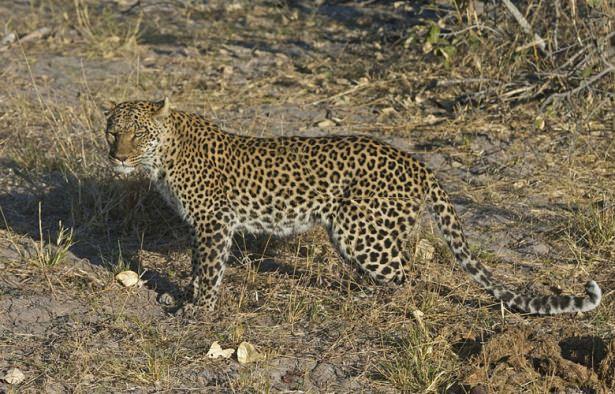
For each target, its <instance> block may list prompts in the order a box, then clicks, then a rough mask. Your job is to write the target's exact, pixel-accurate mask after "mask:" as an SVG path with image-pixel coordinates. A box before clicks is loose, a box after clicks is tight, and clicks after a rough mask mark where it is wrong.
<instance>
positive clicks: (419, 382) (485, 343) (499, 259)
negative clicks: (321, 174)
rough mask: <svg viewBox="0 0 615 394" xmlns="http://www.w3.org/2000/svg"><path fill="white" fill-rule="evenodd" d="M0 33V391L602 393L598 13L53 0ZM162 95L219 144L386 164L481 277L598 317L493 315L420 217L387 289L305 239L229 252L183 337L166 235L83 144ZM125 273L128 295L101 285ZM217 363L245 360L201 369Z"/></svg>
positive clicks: (102, 158)
mask: <svg viewBox="0 0 615 394" xmlns="http://www.w3.org/2000/svg"><path fill="white" fill-rule="evenodd" d="M507 4H508V6H507ZM513 4H514V5H513ZM511 5H512V7H514V8H515V9H516V10H517V11H518V14H515V13H514V12H513V10H512V9H511V7H510V6H511ZM519 15H520V16H521V17H519ZM0 16H3V17H5V18H3V20H5V21H6V22H5V25H4V28H5V29H4V32H2V33H0V66H1V67H0V69H1V70H2V71H0V75H1V76H2V79H3V81H5V82H4V84H3V88H4V89H3V90H2V91H1V92H0V214H1V218H2V221H1V223H3V227H4V229H3V230H1V231H0V272H1V274H0V344H1V345H0V378H2V377H3V376H4V374H5V373H7V372H8V371H9V370H10V369H11V368H18V369H19V370H20V371H22V372H23V374H24V376H25V379H24V380H23V381H22V382H20V383H18V384H17V383H15V384H14V385H11V384H9V383H7V382H6V381H2V380H0V391H9V392H11V391H17V390H19V391H22V392H41V391H43V390H56V391H71V392H84V391H92V390H95V391H125V390H150V391H172V390H186V391H188V390H193V391H203V390H210V391H212V392H219V391H224V392H226V391H236V392H277V391H291V390H299V391H305V392H321V391H334V392H355V391H356V392H398V391H403V392H452V393H463V392H469V391H471V390H473V389H474V392H487V391H493V392H519V391H531V392H547V391H555V392H562V391H565V390H582V391H585V392H608V391H612V390H615V386H614V382H613V378H612V375H613V369H614V366H615V364H614V359H615V353H614V351H615V347H614V346H615V345H613V343H614V332H615V306H614V304H613V297H612V294H613V288H614V286H615V282H614V279H613V278H615V265H614V264H613V258H614V256H615V227H614V225H615V216H614V207H613V201H615V198H614V195H613V191H614V190H615V181H614V179H613V176H612V174H614V173H615V164H614V163H615V159H614V157H613V153H614V152H615V145H614V144H615V142H614V141H615V140H614V139H613V131H614V129H615V117H614V116H615V112H614V111H613V110H612V109H613V86H614V81H615V72H614V71H613V64H615V57H614V52H613V48H614V47H615V45H614V42H615V40H614V39H615V36H614V35H613V31H614V29H613V21H614V20H615V8H614V7H613V5H612V4H611V3H610V2H608V1H601V0H598V1H596V0H559V1H543V2H540V1H520V2H514V3H510V4H509V2H482V1H477V0H470V1H455V2H453V1H451V2H426V1H425V2H394V3H390V2H378V1H376V2H353V1H344V2H322V1H320V2H309V1H305V2H304V1H300V2H295V1H262V2H261V1H257V2H248V1H243V0H237V1H232V2H224V1H211V2H200V1H169V2H157V1H153V0H152V1H143V0H141V1H135V2H130V1H119V0H118V1H111V0H106V1H101V2H98V1H96V2H94V1H85V0H76V1H74V2H66V1H60V0H50V1H44V2H36V1H32V2H29V3H28V2H26V3H24V2H15V3H3V4H1V5H0ZM523 21H525V23H524V22H523ZM524 26H525V27H524ZM164 95H168V96H170V97H171V98H172V102H173V103H174V105H175V106H176V107H178V108H181V109H185V110H190V111H198V112H201V113H204V114H206V115H207V116H209V117H211V118H213V119H214V120H215V121H217V122H218V123H220V124H222V125H223V126H224V127H225V128H227V129H229V130H233V131H237V132H240V133H246V134H251V135H259V136H271V135H288V134H305V135H323V134H335V133H340V134H346V133H366V134H371V135H375V136H378V137H379V138H383V139H387V140H389V141H391V143H394V144H397V145H400V146H404V147H407V148H408V149H410V150H412V151H414V152H416V153H417V155H418V156H419V157H420V158H421V159H423V160H424V161H426V162H427V163H428V165H429V166H431V167H432V168H433V169H434V170H435V172H436V173H437V174H438V176H439V177H440V178H441V179H443V183H444V185H445V186H446V188H447V190H449V191H450V193H451V195H452V197H453V200H454V202H455V204H456V205H457V207H458V208H459V211H460V213H461V217H462V220H463V222H464V224H465V227H466V231H467V232H468V237H469V239H470V241H471V243H472V245H473V251H474V252H475V253H476V254H477V255H478V256H479V257H480V258H481V259H482V260H484V261H485V262H486V263H488V264H489V265H490V266H492V267H493V268H494V271H495V274H496V275H497V276H498V278H501V279H502V280H504V281H506V282H508V283H510V284H511V285H513V286H517V287H519V288H522V289H527V290H535V291H540V292H550V291H565V292H575V293H581V292H582V283H583V282H585V280H587V279H589V278H592V279H595V280H597V281H598V282H599V284H600V285H601V287H602V288H603V291H604V299H603V304H602V305H601V306H600V307H599V308H598V309H597V310H596V311H595V312H592V313H588V314H586V315H584V316H557V317H544V318H536V317H527V316H522V315H519V314H515V313H512V312H510V311H506V310H504V309H502V308H501V307H500V305H499V304H497V303H495V302H494V301H493V299H492V298H491V297H490V296H488V295H487V294H485V293H484V292H483V291H482V290H481V289H479V288H478V287H477V286H476V285H475V284H474V283H472V281H471V280H470V279H469V278H468V277H467V276H465V275H464V274H463V273H462V272H461V271H460V270H459V269H458V268H457V267H456V266H455V263H454V261H453V259H452V258H451V256H450V254H449V253H448V251H447V250H446V247H445V245H444V244H443V243H442V242H441V241H440V239H439V235H438V233H437V231H436V230H435V229H434V226H433V223H432V222H431V221H430V220H429V219H428V218H425V220H423V223H422V224H423V226H422V228H421V229H420V230H417V231H416V232H415V233H413V234H412V237H411V239H412V242H411V243H410V245H409V248H411V249H412V250H413V252H414V253H413V255H414V256H415V262H414V263H413V265H412V266H411V267H409V270H408V272H409V281H408V282H409V283H408V284H407V285H405V286H403V287H386V286H376V285H374V284H373V283H371V282H370V281H369V280H367V279H366V278H365V277H363V276H362V275H360V273H358V272H356V270H355V269H354V268H353V267H348V266H347V265H344V264H342V262H341V261H340V260H339V259H338V257H337V256H336V255H335V253H334V252H333V250H332V249H331V248H330V246H329V245H328V241H327V237H326V234H325V233H324V231H322V229H316V230H314V231H312V232H310V233H307V234H303V235H300V236H298V237H294V238H291V239H283V240H277V239H267V238H265V239H260V238H259V239H255V238H252V237H250V236H249V235H247V234H246V235H243V236H242V235H238V236H237V238H236V248H235V249H236V250H235V253H234V258H233V262H232V265H231V268H230V269H229V270H228V274H227V276H226V278H225V282H224V290H223V294H222V299H221V303H220V311H219V313H218V314H217V315H216V316H212V317H211V319H209V320H205V321H201V322H188V323H185V322H182V321H180V320H179V319H177V318H176V317H174V316H173V315H172V314H171V313H170V312H172V311H171V310H168V309H167V308H166V306H164V305H161V304H159V303H158V302H157V297H158V296H159V295H160V294H161V293H163V292H166V291H170V292H172V293H173V292H175V293H177V292H178V291H179V289H180V288H181V287H182V286H184V285H185V284H186V282H187V280H188V273H189V260H190V257H189V255H188V253H187V250H188V248H187V239H186V234H187V228H186V227H185V225H184V224H182V223H181V222H180V221H179V220H178V219H177V218H176V216H175V215H174V213H173V212H172V211H171V210H169V209H167V208H166V207H165V205H164V203H163V202H162V201H161V199H160V198H159V197H158V196H157V195H156V193H155V192H154V191H153V190H151V187H150V185H149V184H148V183H147V182H146V181H143V180H141V179H139V177H138V176H134V177H127V178H126V177H119V176H117V175H115V174H112V173H111V171H110V170H109V168H108V166H107V162H106V154H107V153H106V146H105V145H106V144H105V141H104V138H103V133H102V131H103V128H104V125H105V120H104V114H103V110H104V108H105V106H106V102H107V100H109V99H112V100H115V101H121V100H127V99H137V98H142V99H154V98H159V97H162V96H164ZM126 269H132V270H134V271H135V272H138V274H139V275H140V277H141V278H142V279H143V280H145V281H147V283H146V284H145V285H144V286H142V287H139V286H134V287H128V288H124V287H122V286H120V285H119V284H118V283H117V282H116V281H115V280H114V279H113V276H114V274H115V273H117V272H119V271H123V270H126ZM325 284H326V285H325ZM214 341H218V342H219V343H220V344H221V345H223V347H224V348H230V347H232V348H236V347H237V346H238V344H239V343H241V342H242V341H248V342H250V343H252V344H254V345H255V346H256V348H257V349H258V351H259V352H261V353H263V354H264V355H265V356H266V358H265V360H263V361H258V362H256V363H252V364H246V365H239V364H238V363H237V361H236V360H235V359H230V360H221V359H217V360H211V359H209V358H207V356H206V353H207V350H208V349H209V346H210V345H211V343H213V342H214Z"/></svg>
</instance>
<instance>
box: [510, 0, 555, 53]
mask: <svg viewBox="0 0 615 394" xmlns="http://www.w3.org/2000/svg"><path fill="white" fill-rule="evenodd" d="M502 3H504V5H505V6H506V8H508V11H510V13H511V14H512V16H513V17H514V18H515V20H516V21H517V23H518V24H519V25H520V26H521V28H522V29H523V31H525V33H526V34H529V35H530V36H533V37H534V41H533V42H532V45H534V44H536V46H537V47H538V48H539V49H540V51H541V52H542V53H544V54H545V55H548V54H549V52H548V51H547V44H546V43H545V40H544V39H543V38H542V37H540V36H539V35H538V34H536V33H534V32H533V31H532V27H531V26H530V24H529V23H528V21H527V19H525V17H524V16H523V14H522V13H521V12H519V9H518V8H517V7H515V5H514V4H513V3H512V2H511V1H510V0H502Z"/></svg>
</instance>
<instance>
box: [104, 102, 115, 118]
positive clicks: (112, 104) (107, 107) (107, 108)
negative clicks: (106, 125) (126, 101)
mask: <svg viewBox="0 0 615 394" xmlns="http://www.w3.org/2000/svg"><path fill="white" fill-rule="evenodd" d="M116 106H117V103H116V102H115V101H113V100H108V101H107V104H106V105H105V106H103V113H104V114H105V116H109V114H110V113H111V111H113V109H114V108H115V107H116Z"/></svg>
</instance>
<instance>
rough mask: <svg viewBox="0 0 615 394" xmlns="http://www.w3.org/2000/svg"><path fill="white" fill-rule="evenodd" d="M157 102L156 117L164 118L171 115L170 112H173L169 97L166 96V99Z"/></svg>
mask: <svg viewBox="0 0 615 394" xmlns="http://www.w3.org/2000/svg"><path fill="white" fill-rule="evenodd" d="M156 104H157V105H158V109H157V110H156V111H155V112H154V118H158V119H164V118H166V117H167V116H169V112H171V102H170V101H169V98H168V97H165V98H164V100H162V101H159V102H157V103H156Z"/></svg>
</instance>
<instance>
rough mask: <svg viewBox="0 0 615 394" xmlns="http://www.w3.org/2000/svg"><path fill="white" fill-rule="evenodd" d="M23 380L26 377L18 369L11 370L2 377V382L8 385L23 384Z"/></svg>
mask: <svg viewBox="0 0 615 394" xmlns="http://www.w3.org/2000/svg"><path fill="white" fill-rule="evenodd" d="M25 378H26V375H24V374H23V372H21V371H20V370H19V368H11V369H9V370H8V372H7V373H6V374H5V375H4V381H5V382H7V383H8V384H19V383H21V382H23V381H24V379H25Z"/></svg>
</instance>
